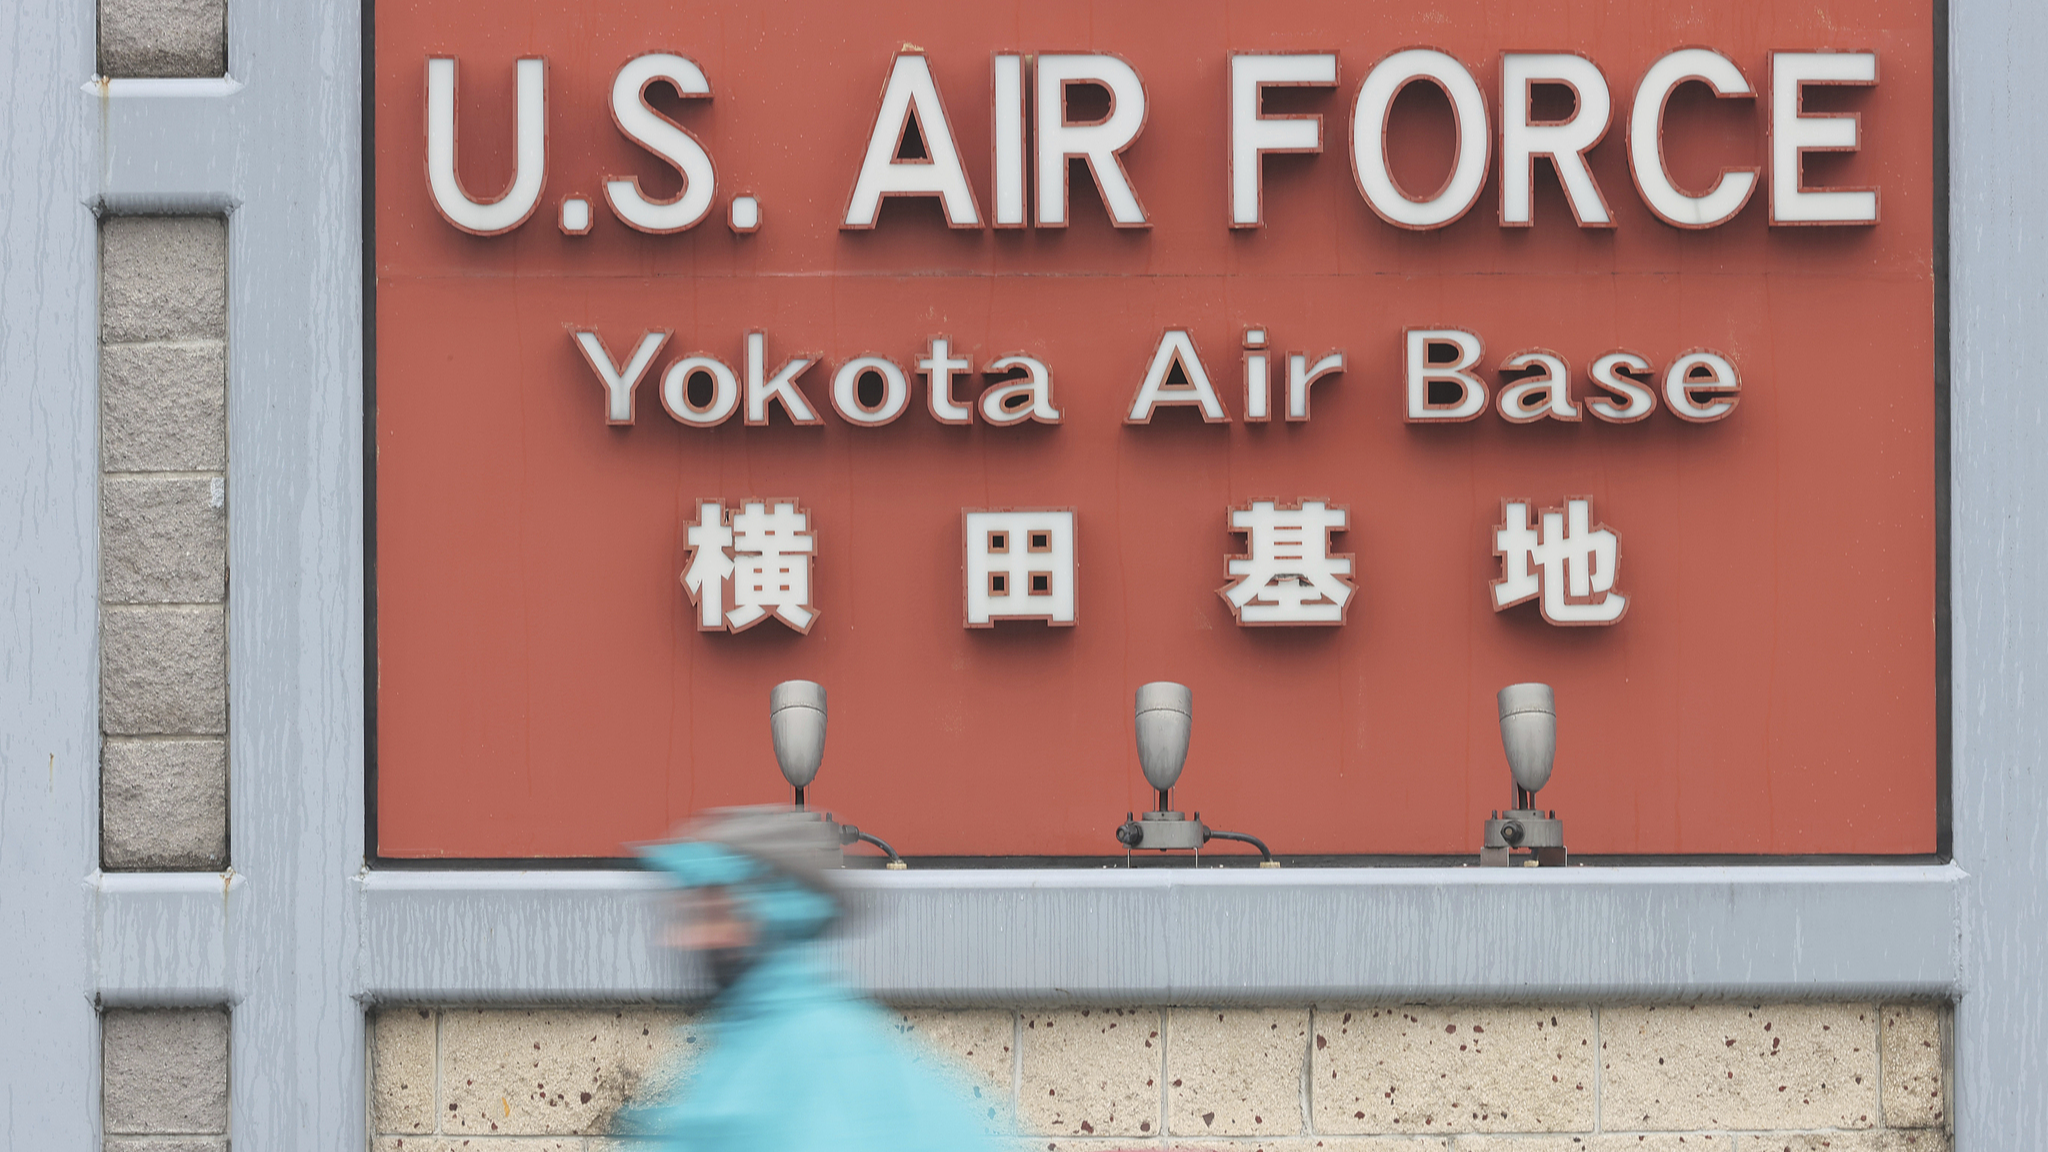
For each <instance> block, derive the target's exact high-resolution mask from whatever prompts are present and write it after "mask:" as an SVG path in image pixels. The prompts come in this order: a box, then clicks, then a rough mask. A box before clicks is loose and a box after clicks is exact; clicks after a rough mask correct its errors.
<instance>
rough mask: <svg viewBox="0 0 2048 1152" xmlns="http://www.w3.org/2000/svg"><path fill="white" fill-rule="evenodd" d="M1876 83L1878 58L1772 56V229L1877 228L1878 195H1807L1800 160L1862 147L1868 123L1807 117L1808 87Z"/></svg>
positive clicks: (1835, 191)
mask: <svg viewBox="0 0 2048 1152" xmlns="http://www.w3.org/2000/svg"><path fill="white" fill-rule="evenodd" d="M1876 83H1877V53H1875V52H1773V53H1771V223H1773V224H1875V223H1877V189H1875V188H1826V189H1820V188H1816V189H1812V190H1808V189H1807V187H1806V181H1805V179H1804V178H1803V177H1802V176H1801V174H1800V167H1801V166H1800V159H1801V157H1803V156H1804V155H1805V154H1806V153H1808V152H1854V151H1856V150H1857V149H1858V148H1861V147H1862V146H1863V144H1862V140H1861V135H1860V132H1861V126H1862V119H1863V118H1862V117H1860V116H1858V115H1857V114H1855V113H1853V112H1835V113H1829V114H1827V115H1815V116H1808V115H1807V114H1806V112H1805V107H1806V86H1807V85H1808V84H1854V85H1862V86H1869V85H1874V84H1876Z"/></svg>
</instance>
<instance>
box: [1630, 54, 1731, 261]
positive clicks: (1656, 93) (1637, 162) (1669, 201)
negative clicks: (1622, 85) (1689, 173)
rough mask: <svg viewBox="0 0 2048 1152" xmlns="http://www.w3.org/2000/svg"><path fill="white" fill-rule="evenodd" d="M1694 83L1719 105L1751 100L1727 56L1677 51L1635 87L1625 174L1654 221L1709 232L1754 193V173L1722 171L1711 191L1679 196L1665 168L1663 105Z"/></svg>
mask: <svg viewBox="0 0 2048 1152" xmlns="http://www.w3.org/2000/svg"><path fill="white" fill-rule="evenodd" d="M1688 80H1698V81H1700V82H1701V83H1703V84H1705V85H1706V86H1707V87H1709V88H1711V89H1713V90H1714V95H1715V96H1717V97H1720V98H1721V99H1724V100H1726V99H1730V98H1734V97H1741V96H1754V95H1756V92H1755V91H1754V90H1753V89H1751V88H1750V86H1749V81H1748V80H1746V79H1744V78H1743V75H1742V69H1740V68H1737V67H1736V66H1735V65H1734V63H1732V62H1731V61H1730V60H1729V59H1728V58H1727V57H1726V56H1723V55H1721V54H1720V53H1719V52H1716V51H1714V50H1713V49H1711V48H1681V49H1679V50H1678V51H1676V52H1673V53H1671V54H1669V55H1667V56H1665V57H1664V58H1663V59H1661V60H1659V61H1657V62H1656V63H1655V64H1652V65H1650V70H1649V71H1648V72H1645V73H1643V79H1642V82H1641V83H1639V84H1637V85H1636V102H1635V104H1634V106H1633V107H1632V108H1631V109H1630V110H1629V117H1628V170H1629V172H1630V173H1632V174H1633V175H1634V177H1635V182H1636V190H1637V191H1638V192H1641V193H1642V195H1643V203H1645V204H1647V205H1649V206H1650V211H1652V212H1655V213H1656V214H1657V218H1658V219H1659V220H1662V221H1664V222H1665V223H1666V224H1670V225H1672V226H1674V227H1677V228H1712V227H1713V226H1715V225H1716V224H1725V223H1727V222H1728V221H1730V220H1732V219H1734V218H1735V214H1736V213H1737V212H1740V211H1742V206H1743V205H1744V204H1747V203H1749V194H1750V193H1751V192H1754V191H1756V169H1755V168H1723V169H1721V175H1720V177H1719V178H1717V179H1716V180H1715V181H1714V186H1713V187H1712V188H1709V189H1707V190H1706V191H1705V192H1704V193H1701V194H1700V195H1698V196H1694V195H1691V194H1689V193H1686V192H1681V191H1679V189H1678V185H1676V184H1673V183H1672V182H1671V171H1670V169H1668V168H1666V167H1665V166H1664V105H1665V104H1667V103H1669V102H1670V100H1671V94H1672V93H1673V92H1675V91H1677V90H1678V86H1679V85H1680V84H1683V83H1685V82H1686V81H1688Z"/></svg>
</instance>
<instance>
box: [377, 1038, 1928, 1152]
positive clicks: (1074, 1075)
mask: <svg viewBox="0 0 2048 1152" xmlns="http://www.w3.org/2000/svg"><path fill="white" fill-rule="evenodd" d="M895 1018H896V1021H897V1025H898V1027H899V1028H900V1029H901V1030H902V1031H903V1032H904V1033H905V1034H906V1035H908V1036H910V1037H912V1038H913V1039H914V1040H916V1041H917V1042H918V1043H919V1044H920V1045H922V1046H923V1047H924V1048H925V1050H927V1051H929V1052H930V1053H932V1054H933V1056H934V1059H935V1061H936V1062H940V1063H944V1064H947V1065H949V1066H951V1067H952V1068H954V1069H955V1070H957V1071H960V1072H964V1073H965V1074H966V1075H965V1079H966V1083H967V1085H968V1090H970V1091H973V1092H975V1093H976V1095H977V1096H978V1097H979V1100H978V1103H979V1105H980V1106H981V1107H983V1108H984V1109H985V1110H986V1111H987V1113H988V1115H989V1117H990V1119H991V1121H992V1122H993V1123H995V1124H997V1125H998V1126H999V1127H1000V1128H1001V1129H1002V1130H1004V1131H1008V1132H1013V1133H1015V1134H1016V1135H1015V1136H1014V1138H1013V1145H1014V1148H1013V1152H1111V1150H1113V1149H1141V1148H1142V1149H1161V1150H1164V1149H1181V1148H1187V1149H1197V1148H1199V1149H1215V1150H1217V1152H1425V1150H1429V1152H1622V1150H1623V1149H1633V1150H1637V1152H1700V1150H1715V1152H1781V1150H1782V1152H1907V1150H1912V1152H1920V1150H1942V1149H1947V1148H1948V1147H1949V1136H1948V1123H1949V1109H1948V1105H1947V1099H1948V1096H1947V1083H1948V1070H1949V1067H1950V1060H1949V1055H1948V1051H1947V1047H1946V1043H1945V1040H1944V1036H1945V1032H1946V1027H1947V1023H1946V1021H1947V1009H1946V1007H1944V1006H1940V1005H1922V1004H1888V1005H1877V1004H1870V1003H1851V1004H1842V1003H1817V1004H1816V1003H1807V1004H1693V1005H1607V1006H1593V1005H1585V1004H1573V1005H1480V1006H1471V1005H1466V1006H1456V1007H1446V1006H1425V1005H1412V1004H1410V1005H1384V1004H1355V1005H1343V1004H1333V1005H1316V1006H1297V1007H1283V1008H1260V1009H1244V1008H1199V1007H1164V1008H1162V1007H1147V1006H1132V1007H1125V1008H1085V1009H1084V1008H1053V1009H1024V1010H1021V1011H1012V1010H1008V1009H982V1010H933V1009H899V1010H896V1011H895ZM371 1029H372V1036H373V1041H372V1061H373V1064H372V1085H373V1088H372V1094H373V1108H372V1117H371V1128H372V1131H373V1132H374V1133H375V1135H374V1137H373V1143H374V1144H375V1146H376V1150H377V1152H455V1150H456V1149H462V1150H464V1152H516V1150H520V1149H535V1150H537V1149H542V1148H549V1149H556V1148H558V1149H563V1150H565V1152H610V1150H611V1149H612V1148H613V1146H614V1142H613V1141H610V1140H608V1139H606V1138H605V1136H604V1134H605V1132H606V1131H607V1130H608V1125H609V1121H610V1117H611V1114H612V1113H613V1111H615V1110H616V1109H617V1108H618V1106H619V1105H620V1103H622V1102H623V1101H625V1100H628V1099H647V1098H649V1097H651V1096H656V1095H659V1094H660V1093H663V1092H667V1091H671V1090H674V1089H675V1088H676V1087H677V1085H678V1083H679V1081H680V1080H681V1079H682V1078H686V1077H687V1069H688V1066H689V1063H690V1061H691V1060H692V1059H694V1054H695V1053H696V1052H697V1051H699V1050H700V1049H698V1047H697V1045H698V1044H699V1043H700V1042H701V1041H702V1036H701V1034H700V1033H699V1032H698V1031H696V1030H695V1028H694V1025H693V1018H692V1017H691V1016H689V1015H688V1014H686V1013H683V1012H680V1011H671V1010H652V1009H645V1008H634V1009H626V1008H613V1009H474V1008H464V1009H454V1008H433V1007H392V1008H387V1009H384V1010H382V1011H379V1012H377V1013H375V1014H374V1015H373V1016H372V1021H371ZM664 1073H665V1074H666V1075H667V1076H668V1077H670V1078H668V1079H661V1080H657V1079H656V1077H657V1074H664Z"/></svg>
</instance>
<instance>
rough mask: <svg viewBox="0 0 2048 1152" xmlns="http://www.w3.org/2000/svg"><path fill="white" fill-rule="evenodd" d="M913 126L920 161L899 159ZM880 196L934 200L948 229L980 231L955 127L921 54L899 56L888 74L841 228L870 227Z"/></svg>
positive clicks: (880, 203) (978, 218)
mask: <svg viewBox="0 0 2048 1152" xmlns="http://www.w3.org/2000/svg"><path fill="white" fill-rule="evenodd" d="M912 123H915V124H916V125H917V129H918V135H919V136H920V137H922V138H923V140H924V150H925V155H924V158H923V159H921V160H899V159H897V158H896V150H897V148H898V146H900V145H901V143H902V141H903V135H904V133H905V132H906V131H907V130H908V129H909V127H910V125H911V124H912ZM884 196H937V197H938V198H939V202H940V203H941V204H942V205H944V207H945V210H946V226H947V227H949V228H979V227H981V214H980V212H979V210H978V209H977V208H976V207H975V204H974V190H973V189H972V188H969V187H968V186H967V171H966V169H964V168H962V167H961V166H960V150H959V149H958V148H957V147H955V146H954V144H953V128H952V125H950V124H948V123H947V122H946V106H945V104H944V102H942V101H941V100H940V99H939V88H938V85H937V84H934V83H933V82H932V68H931V64H930V63H929V62H927V61H926V60H925V58H924V54H923V53H922V52H905V53H903V54H902V55H900V56H898V57H896V63H895V65H894V66H892V67H891V68H890V69H889V82H888V84H887V85H886V86H884V87H883V89H882V106H881V108H880V110H878V111H877V112H876V113H875V127H874V130H873V131H872V132H870V133H869V134H868V152H867V156H866V157H864V158H863V159H862V160H861V162H860V176H859V178H858V179H856V180H855V181H854V182H853V196H852V197H851V198H849V199H848V200H847V202H846V218H845V219H844V220H842V221H841V222H840V225H839V226H840V227H841V228H873V227H874V226H875V217H876V215H878V214H879V213H880V212H881V210H882V197H884Z"/></svg>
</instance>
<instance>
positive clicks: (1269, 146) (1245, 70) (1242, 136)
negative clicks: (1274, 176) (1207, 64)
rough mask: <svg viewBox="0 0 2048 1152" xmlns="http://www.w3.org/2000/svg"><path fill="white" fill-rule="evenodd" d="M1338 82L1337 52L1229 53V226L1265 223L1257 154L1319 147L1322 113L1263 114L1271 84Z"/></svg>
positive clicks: (1318, 149) (1324, 83) (1289, 85)
mask: <svg viewBox="0 0 2048 1152" xmlns="http://www.w3.org/2000/svg"><path fill="white" fill-rule="evenodd" d="M1336 83H1337V56H1336V54H1335V53H1333V52H1286V53H1275V54H1265V53H1258V54H1253V53H1247V52H1240V53H1238V54H1236V55H1233V56H1232V57H1231V58H1230V226H1231V227H1232V228H1262V227H1264V226H1265V223H1266V216H1265V205H1264V200H1263V195H1264V186H1265V183H1264V180H1263V179H1262V178H1261V174H1260V171H1259V167H1260V165H1259V157H1261V156H1263V155H1265V154H1266V153H1268V152H1321V151H1322V150H1323V118H1322V117H1321V116H1315V115H1309V116H1264V115H1261V114H1260V112H1259V103H1260V97H1261V96H1262V95H1263V94H1264V92H1265V90H1266V89H1267V88H1268V87H1280V86H1286V87H1295V88H1300V87H1324V88H1327V87H1330V86H1331V85H1334V84H1336Z"/></svg>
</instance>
